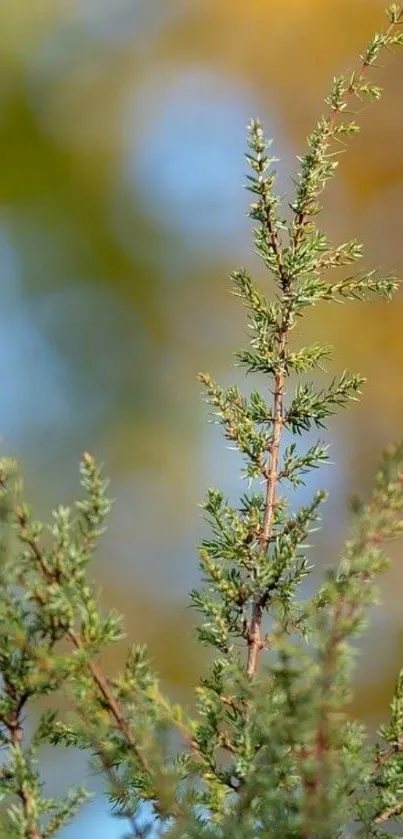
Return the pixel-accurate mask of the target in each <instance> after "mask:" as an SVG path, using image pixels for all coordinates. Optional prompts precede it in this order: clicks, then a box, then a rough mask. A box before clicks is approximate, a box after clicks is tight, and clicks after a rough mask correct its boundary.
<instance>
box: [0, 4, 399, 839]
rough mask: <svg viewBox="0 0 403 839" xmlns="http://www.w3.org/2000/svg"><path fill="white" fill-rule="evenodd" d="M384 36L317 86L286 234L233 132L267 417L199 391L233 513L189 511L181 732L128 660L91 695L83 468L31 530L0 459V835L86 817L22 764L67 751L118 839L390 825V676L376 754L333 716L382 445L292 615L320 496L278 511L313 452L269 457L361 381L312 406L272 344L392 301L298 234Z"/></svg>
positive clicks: (254, 137)
mask: <svg viewBox="0 0 403 839" xmlns="http://www.w3.org/2000/svg"><path fill="white" fill-rule="evenodd" d="M387 15H388V20H389V26H388V28H387V29H386V31H385V32H383V34H378V35H375V36H374V37H373V38H372V40H371V42H370V44H369V45H368V47H367V49H366V51H365V52H364V53H363V55H362V56H361V58H360V64H359V67H358V69H357V70H356V71H355V72H353V73H352V74H351V75H349V76H337V77H335V78H334V80H333V84H332V88H331V92H330V94H329V96H328V98H327V99H326V105H327V111H326V113H325V115H324V116H322V117H321V119H320V120H319V122H318V123H317V125H316V127H315V128H314V130H313V131H312V133H311V134H310V135H309V137H308V143H307V151H306V153H305V154H304V155H303V156H302V157H300V158H299V164H300V168H299V172H298V174H297V176H296V179H295V193H294V197H293V200H292V203H291V204H290V213H291V215H290V216H289V217H288V218H284V215H285V213H284V209H283V207H282V204H281V201H280V199H279V197H278V196H277V194H276V192H275V172H274V169H273V164H274V163H275V158H274V157H273V156H272V154H271V150H270V143H268V142H267V141H266V140H265V137H264V134H263V130H262V127H261V125H260V123H259V121H257V120H253V121H252V122H251V123H250V126H249V133H248V146H249V150H248V154H247V162H248V165H249V168H250V174H249V175H248V189H249V190H250V192H251V193H252V196H253V203H252V205H251V208H250V216H251V218H252V219H253V221H254V223H255V230H254V241H255V247H256V250H257V253H258V254H259V256H260V258H261V260H262V261H263V264H264V265H265V267H266V268H267V271H268V274H269V275H270V276H271V278H272V280H273V281H274V283H275V287H276V293H275V295H274V297H273V298H272V299H269V298H268V297H267V296H266V294H265V292H264V290H263V289H262V288H260V287H259V286H258V285H257V283H256V282H255V281H254V280H253V279H252V277H251V276H250V275H249V273H248V272H247V271H246V270H245V269H243V268H242V269H240V270H238V271H235V272H234V273H233V275H232V280H233V285H234V292H235V294H236V295H237V296H238V297H240V299H241V300H242V302H243V304H244V305H245V307H246V309H247V315H248V324H249V335H250V340H249V344H248V346H247V348H246V349H242V350H240V351H238V352H237V354H236V363H237V364H238V365H239V366H240V367H241V368H244V369H245V370H246V371H247V372H248V373H252V374H254V373H258V374H259V375H261V374H264V375H265V376H266V377H267V383H268V393H269V394H270V392H271V393H272V398H271V399H267V396H264V395H263V394H262V393H261V392H260V391H258V390H254V391H252V393H251V394H250V396H248V397H246V396H244V395H243V394H242V393H241V392H240V391H239V389H238V388H237V387H235V386H231V387H228V388H226V389H224V388H221V387H220V386H219V385H218V384H217V383H216V382H214V381H213V380H212V378H211V377H210V376H208V375H206V374H203V375H201V376H200V379H201V381H202V382H203V384H204V386H205V388H206V391H207V398H208V401H209V403H210V405H211V406H212V407H213V409H214V414H215V418H216V420H217V421H218V422H219V423H221V425H222V426H223V430H224V434H225V436H226V438H227V439H228V440H229V441H231V442H232V444H235V447H236V448H237V449H238V450H239V451H240V452H241V453H242V454H243V456H244V461H245V468H244V475H245V477H247V478H248V479H249V490H248V491H247V492H245V493H244V494H243V495H242V497H241V499H240V501H239V504H238V506H236V507H235V506H233V505H231V504H229V503H228V501H227V499H226V498H225V497H224V495H223V493H222V492H221V491H220V490H218V489H210V490H209V491H208V493H207V497H206V500H205V503H204V510H205V513H206V517H207V519H208V521H209V523H210V535H209V536H208V538H206V539H205V540H204V541H203V543H202V545H201V549H200V566H201V571H202V575H203V581H204V587H202V588H201V589H200V590H197V591H192V592H191V600H192V603H193V605H194V606H195V608H196V609H197V610H198V612H200V613H201V616H202V620H201V623H200V625H199V626H198V628H197V633H198V639H199V641H200V643H201V644H205V645H208V647H210V648H212V649H213V651H214V660H213V662H212V664H211V667H210V668H209V670H208V672H207V673H206V674H205V675H204V676H203V677H202V678H201V680H200V684H199V685H198V687H197V689H196V694H197V712H196V713H195V714H194V715H193V716H192V715H190V713H188V712H187V711H186V710H185V709H184V708H182V707H180V706H179V705H176V704H173V703H171V702H170V701H169V699H168V698H167V697H166V696H164V694H163V692H162V691H161V689H160V686H159V682H158V679H157V677H156V675H155V674H154V673H153V672H152V669H151V667H150V666H149V664H148V661H147V653H146V650H145V649H144V648H143V647H140V646H138V645H134V646H133V647H132V648H131V649H130V650H129V652H128V655H127V660H126V665H125V667H124V670H123V672H121V673H119V674H118V675H117V676H116V677H115V678H113V679H108V678H106V676H105V675H104V673H103V670H102V668H101V665H100V663H99V657H100V653H101V652H102V650H103V649H104V648H105V646H106V645H108V644H112V643H116V642H117V641H119V640H120V639H121V638H122V636H123V630H122V622H121V618H120V616H119V615H117V614H115V613H114V612H113V611H110V612H108V613H106V614H105V613H104V612H103V611H102V609H101V607H100V604H99V598H98V594H97V591H96V589H95V588H94V586H93V585H92V584H91V583H90V578H89V570H88V566H89V562H90V560H91V559H92V557H93V555H94V553H95V550H96V547H97V544H98V540H99V538H100V536H101V535H102V532H103V530H104V527H105V521H106V518H107V515H108V512H109V510H110V507H111V501H110V500H109V498H108V495H107V481H106V480H105V479H104V478H103V476H102V470H101V469H100V468H99V467H98V466H97V464H96V463H95V462H94V459H93V458H92V457H91V456H90V455H89V454H85V455H84V457H83V459H82V463H81V483H82V487H83V490H84V494H83V498H82V499H81V500H80V501H78V502H77V503H76V504H75V506H74V507H73V508H71V509H68V508H66V507H58V508H57V509H56V510H55V511H54V512H53V518H52V522H51V524H50V525H45V524H43V523H40V522H38V521H36V520H35V518H34V516H33V513H32V511H31V510H30V509H29V508H28V506H27V505H26V504H25V502H24V500H23V490H22V484H21V481H20V478H19V469H18V465H17V464H16V462H15V461H14V460H12V459H10V458H3V459H2V460H1V464H0V497H1V563H0V574H1V588H0V622H1V633H0V671H1V682H0V740H1V747H2V751H3V759H2V762H1V767H0V791H1V797H2V803H3V822H2V835H3V836H6V837H10V839H11V837H18V838H19V839H48V837H54V836H59V835H60V832H61V830H62V828H63V826H64V825H65V824H66V823H68V822H69V821H70V820H71V819H72V818H73V817H74V815H75V813H76V812H77V809H78V808H79V806H80V805H81V803H82V802H83V801H84V799H85V797H86V792H85V791H84V790H83V789H74V790H69V791H68V792H67V793H66V796H65V798H64V799H63V800H61V801H56V800H53V799H49V798H47V797H46V791H45V790H44V787H43V783H42V781H41V775H40V766H39V757H40V748H41V747H42V746H43V745H44V744H54V745H59V746H60V745H62V746H65V747H66V748H71V747H79V748H81V749H84V750H86V752H87V753H88V754H89V756H90V758H91V761H92V766H93V768H94V770H95V771H100V772H102V773H103V774H104V776H105V778H106V780H107V783H108V789H109V795H110V800H111V802H112V804H113V805H114V807H115V809H116V812H117V813H118V814H120V815H121V816H124V817H126V818H127V819H128V822H129V824H130V835H131V836H138V835H141V836H147V835H156V834H159V833H164V834H166V835H167V836H170V837H172V839H174V837H181V839H182V837H189V839H191V837H205V839H224V837H225V839H259V837H262V838H263V837H265V839H269V837H273V839H274V837H282V839H287V838H288V839H308V837H309V839H314V838H315V837H316V839H334V837H344V839H348V837H352V836H357V837H362V839H364V837H380V836H383V835H386V834H385V832H384V831H385V830H387V831H389V832H388V833H387V835H391V833H390V825H391V824H392V823H393V822H396V821H399V819H400V820H401V819H402V817H403V671H402V672H401V673H400V674H399V675H398V678H397V683H396V690H395V693H394V696H393V699H392V703H391V708H390V716H389V720H388V721H387V722H386V723H385V725H384V726H382V728H381V729H380V731H379V737H378V739H377V741H376V743H373V742H372V740H371V739H370V738H369V736H368V733H367V732H366V730H365V727H364V726H362V725H361V724H359V723H358V722H356V721H352V720H351V718H350V717H349V715H348V713H347V706H348V702H349V700H350V698H351V665H352V662H353V642H354V640H355V639H356V637H357V635H358V634H359V633H360V632H362V630H363V628H364V626H365V620H366V615H367V612H368V607H370V606H371V605H372V604H373V603H374V602H375V600H376V596H377V590H376V581H377V578H378V575H379V574H380V572H381V571H383V570H384V569H385V567H387V564H388V559H387V555H386V553H385V546H386V544H387V543H388V542H389V541H390V540H391V539H394V538H395V537H397V536H398V535H399V534H400V533H401V532H402V530H403V492H402V487H403V443H399V444H398V445H396V446H390V447H389V448H388V449H387V450H386V451H385V452H384V455H383V458H382V461H381V465H380V468H379V472H378V474H377V476H376V480H375V484H374V488H373V492H372V495H371V497H370V499H369V500H368V501H367V502H366V503H364V502H361V501H359V500H357V499H355V500H353V501H352V502H351V515H352V525H351V534H350V537H349V539H348V541H347V543H346V545H345V548H344V552H343V555H342V557H341V561H340V564H339V566H338V567H336V568H335V569H333V570H331V571H329V572H328V573H327V574H326V576H325V579H324V581H323V583H322V584H321V586H320V587H319V590H318V591H317V592H316V593H315V594H314V595H313V596H312V597H305V598H303V597H302V593H301V589H300V585H301V582H302V581H303V580H304V578H305V577H306V576H307V575H308V574H309V573H310V571H311V570H312V565H311V564H310V561H309V552H308V546H307V544H306V542H307V539H308V537H309V534H310V533H311V532H312V531H313V530H314V529H315V528H316V527H317V524H318V521H319V518H320V508H321V504H322V502H323V501H324V499H325V495H326V494H325V493H324V492H319V493H316V495H314V497H313V498H312V500H311V501H310V502H309V503H307V504H306V506H304V507H302V508H301V509H299V510H297V511H296V512H293V511H292V510H290V509H289V508H288V506H287V502H286V494H285V489H286V487H287V485H291V486H293V487H297V486H298V485H300V484H301V483H303V482H304V478H305V475H306V474H307V473H308V472H309V471H310V470H312V469H314V468H316V467H318V466H319V465H320V464H322V463H324V462H325V461H326V460H327V458H328V449H327V446H326V445H324V443H323V442H320V441H319V442H316V443H315V444H313V445H310V446H305V448H304V447H303V446H302V447H300V446H298V447H297V444H296V442H295V441H294V442H291V443H290V442H288V440H289V439H292V438H293V437H294V438H299V437H303V436H304V434H306V433H307V432H311V430H312V429H320V428H323V427H324V426H325V424H326V421H327V419H328V418H329V417H330V416H331V415H332V414H333V413H334V412H335V411H336V410H337V409H338V408H341V407H345V406H346V405H348V404H349V403H350V402H351V401H353V400H355V399H357V397H358V395H359V392H360V389H361V387H362V384H363V381H364V380H363V377H362V376H359V375H356V374H353V375H351V374H349V373H347V372H344V373H343V374H342V375H341V376H340V378H339V379H334V380H333V381H332V382H331V383H330V384H329V385H328V387H327V388H325V389H322V390H318V389H317V388H316V387H315V385H314V384H313V383H310V382H307V381H306V378H304V377H305V376H306V374H309V373H311V371H314V370H315V369H318V368H319V369H321V370H322V369H323V363H324V361H325V360H326V359H327V358H328V357H329V354H330V351H331V350H330V348H329V347H327V346H321V345H318V344H313V345H312V346H308V347H302V348H301V347H300V348H295V346H294V345H293V344H292V343H291V340H290V336H291V332H292V330H293V328H294V326H295V325H296V323H297V322H298V319H299V318H301V317H303V316H304V314H305V313H306V311H307V310H308V309H309V308H310V307H311V306H314V305H316V304H319V303H321V302H325V301H331V302H332V301H333V302H344V301H345V300H365V299H367V298H368V297H369V296H371V295H373V294H377V295H381V297H383V298H385V299H386V300H388V299H389V298H390V297H391V296H392V294H393V292H394V291H395V290H396V288H397V282H396V280H395V279H394V278H393V277H390V276H382V275H379V274H378V273H376V272H374V271H370V272H360V271H357V272H354V271H353V273H348V274H347V276H344V274H343V269H348V270H349V266H352V265H354V264H355V263H357V262H358V261H359V259H360V258H361V253H362V249H361V245H360V243H359V242H357V241H356V240H355V239H353V240H351V241H349V242H346V243H344V244H341V245H338V246H334V245H333V244H331V243H330V242H329V240H328V238H327V236H326V234H325V233H324V232H323V231H322V230H321V229H320V227H319V226H318V217H319V216H320V211H321V206H320V197H321V194H322V192H323V190H324V188H325V186H326V185H327V183H328V182H329V181H330V180H331V179H332V178H333V177H334V176H335V174H336V171H337V166H338V155H339V152H340V151H341V150H343V148H344V145H345V142H346V140H347V139H348V138H349V137H350V136H351V135H353V134H355V133H356V132H357V131H358V125H357V122H356V121H355V119H353V118H351V116H350V115H351V112H352V106H353V103H354V101H355V100H357V101H358V103H359V104H361V103H362V102H363V101H364V102H366V101H367V100H373V99H375V100H376V99H379V97H380V95H381V89H380V88H379V87H378V86H377V85H374V84H373V83H372V82H370V81H369V80H368V78H367V74H368V71H369V70H370V68H371V67H372V66H375V65H376V62H377V60H378V57H379V55H380V53H381V51H382V50H385V49H392V48H393V47H395V46H400V45H402V44H403V31H402V30H401V29H400V28H399V26H400V25H401V24H402V23H403V10H402V8H401V7H400V6H398V5H397V4H393V5H392V6H390V7H389V9H388V10H387ZM333 269H339V270H337V271H336V272H335V273H334V272H333ZM341 275H342V276H341ZM340 276H341V278H340ZM333 277H336V279H333ZM296 377H297V384H296V386H295V389H294V391H293V392H290V391H291V390H292V388H294V383H295V380H296ZM298 377H299V378H298ZM262 486H263V491H262ZM44 696H47V697H50V699H52V700H53V704H54V705H56V704H57V702H58V701H59V698H60V697H62V698H63V707H67V711H66V713H63V714H62V713H61V712H59V711H56V710H49V709H48V710H46V711H45V712H43V711H42V713H41V715H40V718H39V723H38V724H37V726H36V728H35V730H33V731H32V730H31V729H32V725H30V726H28V725H27V712H28V711H29V710H30V709H31V708H32V709H34V708H35V706H36V704H37V703H38V700H40V699H41V698H42V697H44ZM145 804H148V805H149V812H151V814H152V816H151V819H150V823H149V824H147V823H146V821H145V817H144V812H145V811H144V805H145Z"/></svg>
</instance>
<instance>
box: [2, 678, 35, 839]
mask: <svg viewBox="0 0 403 839" xmlns="http://www.w3.org/2000/svg"><path fill="white" fill-rule="evenodd" d="M3 678H4V685H5V692H6V694H7V695H8V697H9V698H10V699H11V701H12V702H13V703H14V710H13V713H12V715H11V716H10V717H8V718H5V719H4V720H3V724H4V725H5V727H6V728H7V729H8V732H9V734H10V743H11V745H12V746H14V747H15V748H21V746H22V741H23V739H24V728H23V725H22V720H21V712H22V709H23V707H24V704H25V702H26V701H27V699H28V695H25V696H24V697H18V696H17V694H16V691H15V689H14V687H13V686H12V685H11V684H9V683H8V681H7V679H6V678H5V677H4V676H3ZM17 795H18V798H19V799H20V802H21V806H22V811H23V813H24V818H25V821H26V830H25V839H43V837H42V833H41V832H40V829H39V825H38V823H37V820H36V818H34V817H33V813H34V812H35V807H34V796H33V794H32V790H31V787H30V783H29V780H28V779H26V780H21V783H20V785H19V787H18V789H17Z"/></svg>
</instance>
